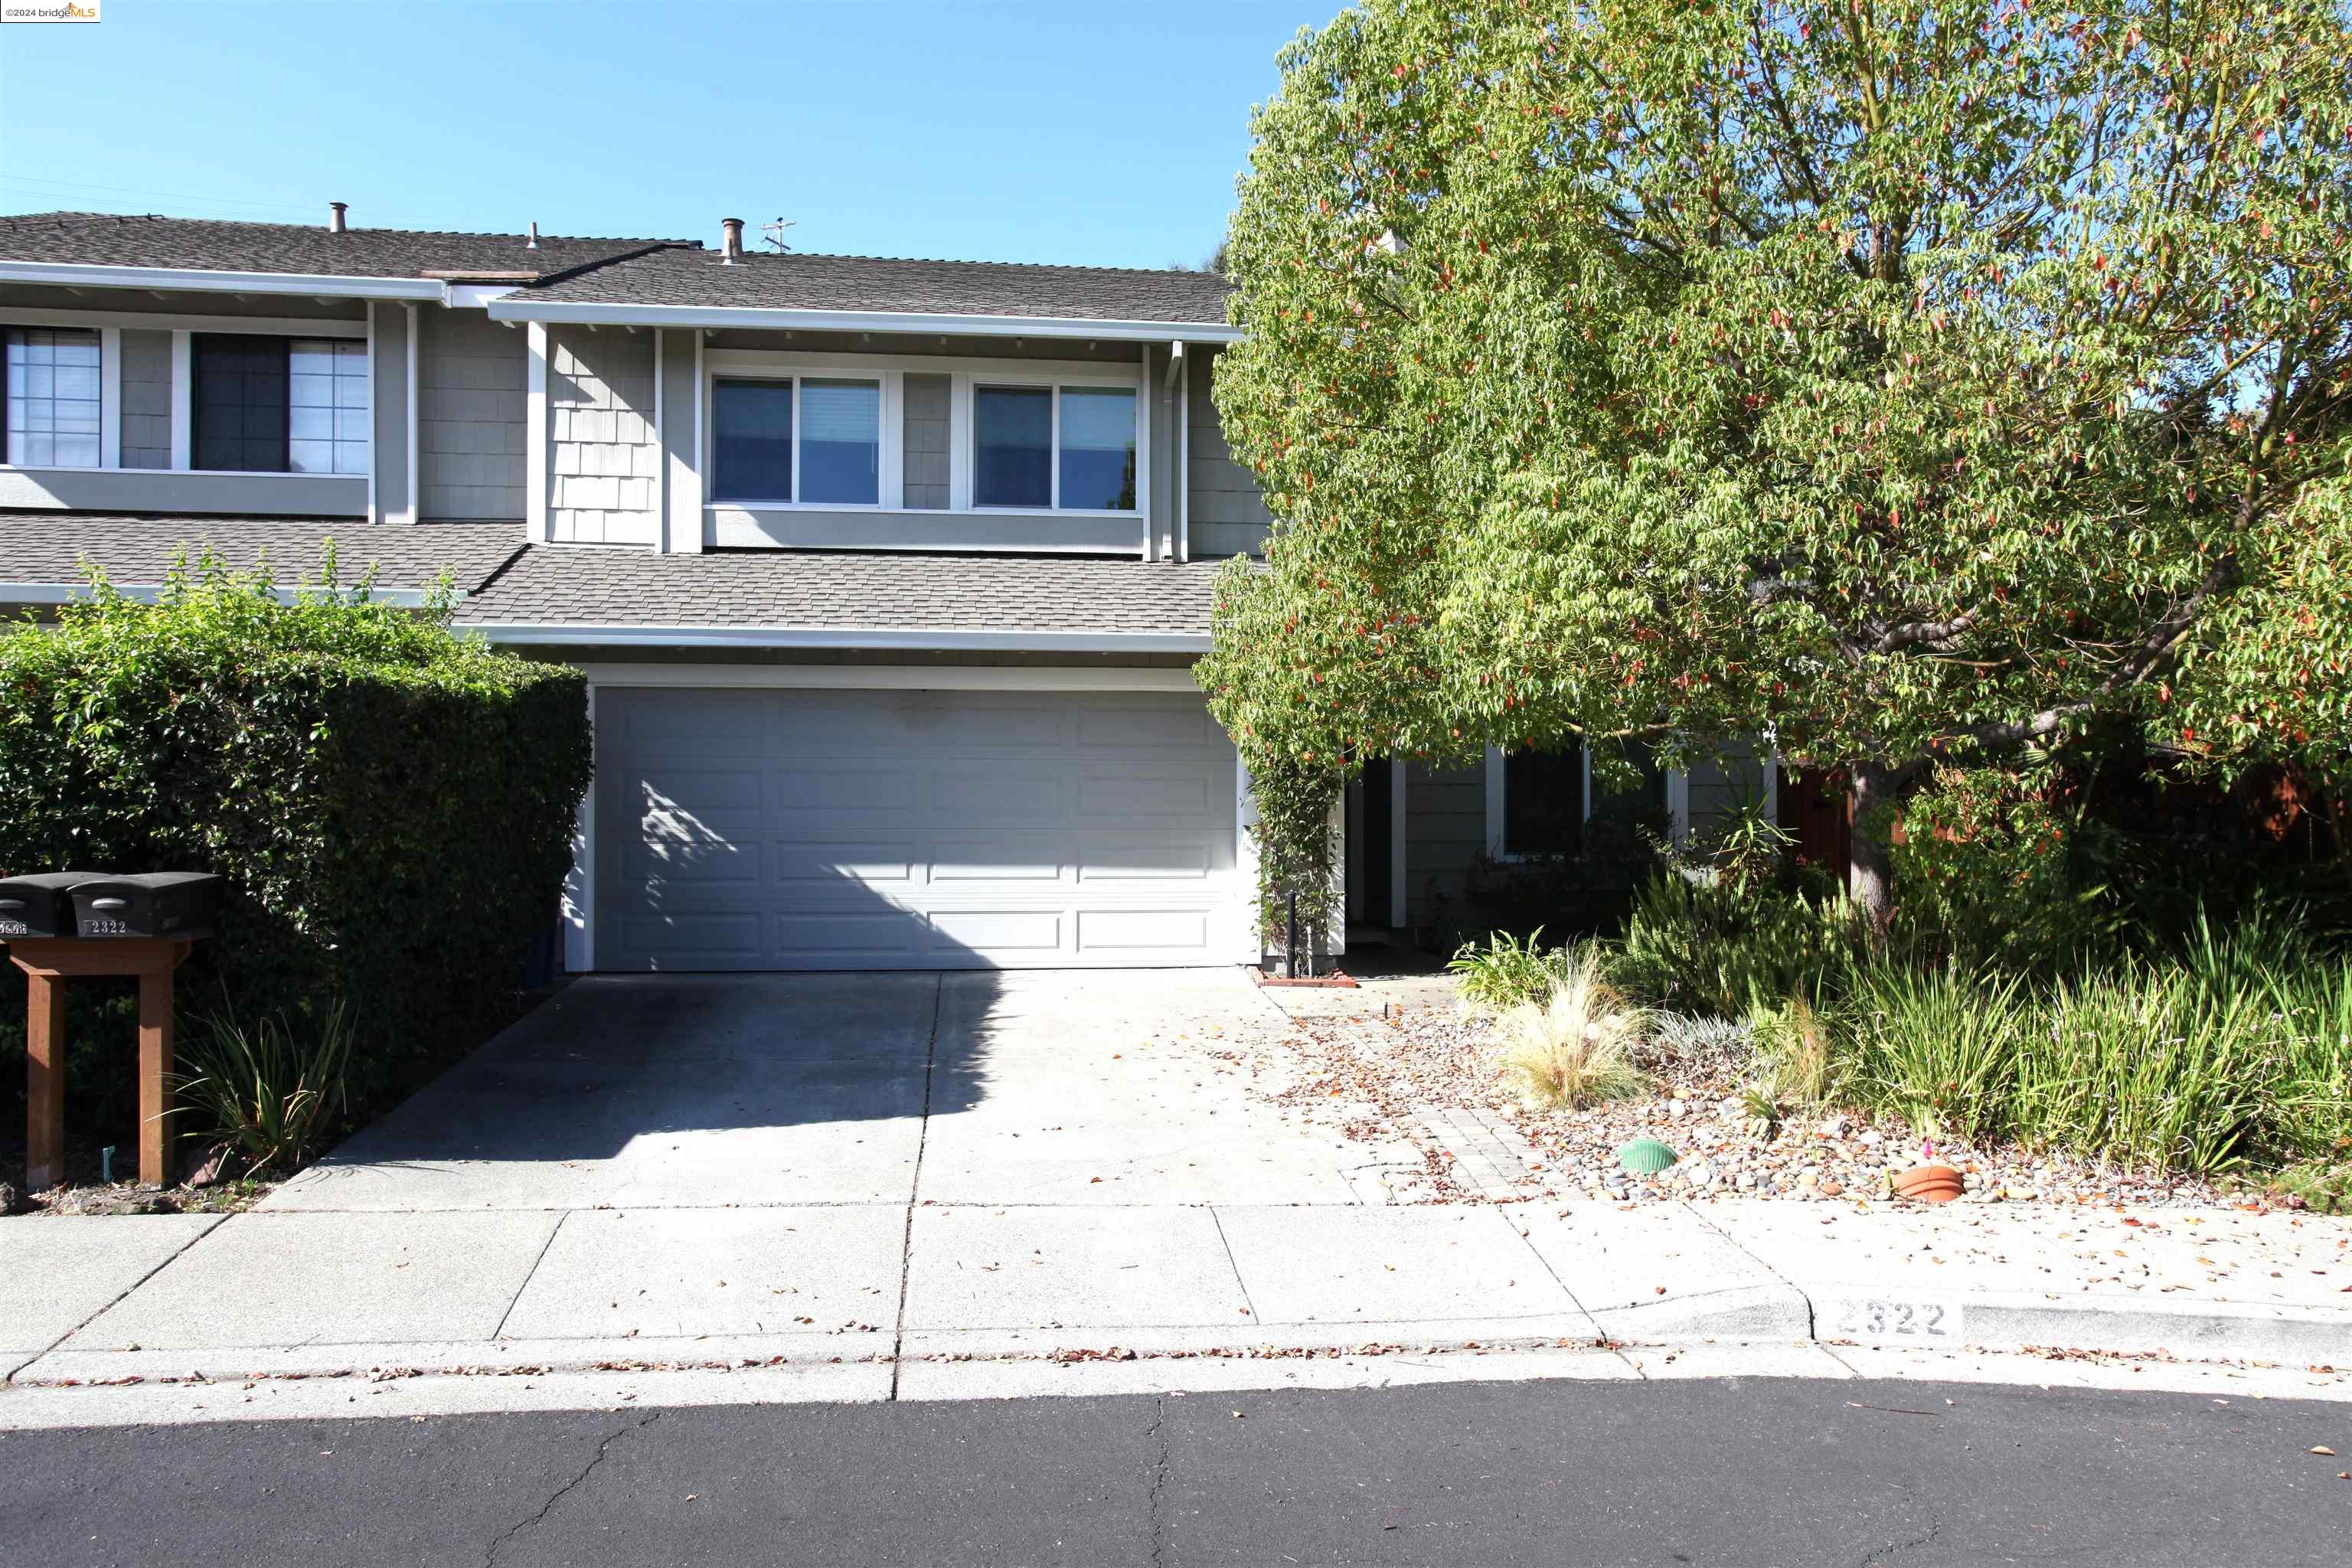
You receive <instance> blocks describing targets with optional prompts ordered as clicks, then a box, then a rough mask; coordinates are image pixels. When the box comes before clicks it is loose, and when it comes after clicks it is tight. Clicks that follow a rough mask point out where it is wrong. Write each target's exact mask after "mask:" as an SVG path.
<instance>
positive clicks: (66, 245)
mask: <svg viewBox="0 0 2352 1568" xmlns="http://www.w3.org/2000/svg"><path fill="white" fill-rule="evenodd" d="M697 243H698V241H693V240H675V239H580V238H566V237H560V236H553V235H541V237H540V239H539V245H538V247H537V248H536V249H533V248H531V247H530V243H529V241H528V239H527V237H525V236H523V235H520V234H445V233H437V232H434V231H431V230H425V229H400V228H349V229H345V230H344V231H343V232H342V233H341V234H336V233H334V232H332V231H331V230H330V229H329V228H328V227H327V226H326V224H325V223H324V222H323V221H321V222H320V223H316V224H290V223H231V222H227V221H225V220H221V219H215V218H185V217H160V216H153V215H148V216H119V215H116V214H113V213H76V212H51V213H27V214H22V215H19V216H0V260H9V261H55V262H65V263H69V264H72V265H76V266H83V267H176V268H189V269H193V270H200V271H201V270H211V271H226V272H300V273H316V274H320V275H321V276H327V277H337V278H423V277H426V276H428V275H445V274H446V275H462V274H476V273H487V274H492V275H501V274H506V275H523V276H528V277H532V278H547V277H552V276H555V275H557V274H561V273H565V272H570V271H572V270H574V269H576V268H582V267H589V266H593V265H595V264H596V263H598V262H600V261H609V260H611V259H613V258H615V257H622V256H633V255H635V254H637V253H638V252H640V251H644V250H646V249H648V248H650V247H656V246H687V245H694V244H697Z"/></svg>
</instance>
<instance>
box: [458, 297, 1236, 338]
mask: <svg viewBox="0 0 2352 1568" xmlns="http://www.w3.org/2000/svg"><path fill="white" fill-rule="evenodd" d="M489 310H490V319H491V320H493V321H541V322H546V323H549V324H552V325H561V326H614V327H699V328H703V329H706V330H710V331H725V330H728V329H734V330H739V331H859V332H950V333H953V334H955V335H957V336H959V337H996V338H1089V339H1109V340H1111V341H1114V342H1166V341H1168V340H1170V339H1174V338H1181V339H1182V340H1184V341H1186V342H1202V343H1231V342H1240V341H1241V338H1242V329H1241V328H1239V327H1235V326H1230V325H1228V324H1226V323H1225V322H1223V321H1097V320H1094V319H1091V318H1088V317H1083V316H993V315H970V314H960V313H951V312H948V311H931V310H780V309H762V308H747V307H744V306H739V305H631V304H614V303H605V302H601V301H588V300H548V299H541V298H534V297H531V296H530V295H513V296H509V297H508V298H506V299H504V300H498V301H496V302H494V303H493V304H492V305H491V306H490V308H489Z"/></svg>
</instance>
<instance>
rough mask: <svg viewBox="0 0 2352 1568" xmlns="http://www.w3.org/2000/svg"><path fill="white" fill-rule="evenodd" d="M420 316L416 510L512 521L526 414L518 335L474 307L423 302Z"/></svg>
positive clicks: (516, 513)
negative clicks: (419, 505) (418, 504)
mask: <svg viewBox="0 0 2352 1568" xmlns="http://www.w3.org/2000/svg"><path fill="white" fill-rule="evenodd" d="M420 314H421V316H422V318H423V331H422V332H421V333H420V334H419V344H418V348H419V353H418V358H417V365H416V444H417V448H418V450H417V476H416V477H417V491H418V494H419V495H420V497H421V498H422V500H423V508H422V510H423V512H424V515H425V516H426V517H428V518H466V519H501V518H514V519H520V517H521V516H522V514H523V510H524V502H523V495H524V488H525V487H524V469H525V465H526V462H527V459H526V458H525V456H524V452H523V446H524V439H523V437H524V431H525V429H526V427H527V424H528V418H527V416H528V412H529V411H528V408H527V406H526V403H525V391H524V380H525V375H526V361H527V360H528V357H529V355H528V352H527V350H526V347H525V345H524V342H523V335H522V332H521V331H520V330H519V329H517V328H513V327H507V326H501V325H500V324H499V323H498V322H496V321H491V320H490V319H489V318H488V317H487V316H485V315H484V314H482V312H481V311H479V310H444V309H442V308H441V307H440V306H438V305H428V306H426V307H425V309H424V310H423V311H422V312H420Z"/></svg>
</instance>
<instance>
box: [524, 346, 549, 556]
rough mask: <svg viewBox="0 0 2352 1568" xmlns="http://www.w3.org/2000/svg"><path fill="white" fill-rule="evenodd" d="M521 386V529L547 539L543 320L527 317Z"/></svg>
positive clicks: (545, 363) (545, 392)
mask: <svg viewBox="0 0 2352 1568" xmlns="http://www.w3.org/2000/svg"><path fill="white" fill-rule="evenodd" d="M524 342H525V344H526V348H525V351H524V352H525V353H526V355H527V356H528V357H527V358H526V359H525V361H524V371H523V377H524V379H523V387H524V405H523V443H522V444H523V446H524V447H525V448H527V449H528V450H529V451H530V460H529V466H528V467H526V468H524V469H523V476H522V482H523V511H524V513H525V518H524V521H523V531H524V532H525V534H527V535H528V536H529V537H530V538H533V539H538V540H541V541H548V542H551V541H553V539H554V538H555V520H554V518H553V516H552V515H551V513H550V512H549V511H548V510H547V462H548V452H547V324H546V323H545V322H543V321H531V322H529V323H527V324H526V325H525V328H524Z"/></svg>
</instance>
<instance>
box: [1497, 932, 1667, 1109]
mask: <svg viewBox="0 0 2352 1568" xmlns="http://www.w3.org/2000/svg"><path fill="white" fill-rule="evenodd" d="M1502 1017H1503V1028H1504V1033H1505V1037H1506V1038H1507V1042H1508V1043H1507V1045H1506V1046H1505V1047H1504V1048H1503V1055H1502V1067H1503V1073H1504V1076H1505V1077H1506V1078H1507V1079H1510V1080H1512V1081H1513V1082H1514V1083H1515V1084H1516V1086H1517V1089H1518V1090H1519V1092H1520V1093H1521V1095H1522V1096H1524V1097H1525V1098H1526V1099H1527V1100H1529V1101H1530V1102H1532V1103H1535V1104H1538V1105H1549V1106H1559V1107H1564V1108H1567V1109H1570V1110H1573V1109H1575V1108H1577V1107H1579V1106H1584V1105H1591V1104H1594V1103H1596V1102H1598V1101H1601V1100H1631V1099H1633V1097H1634V1096H1635V1095H1638V1094H1640V1093H1641V1092H1642V1090H1643V1089H1644V1088H1645V1087H1646V1086H1647V1084H1648V1079H1645V1078H1643V1076H1642V1073H1641V1071H1640V1069H1639V1068H1635V1067H1634V1065H1633V1045H1634V1043H1635V1041H1636V1040H1637V1039H1638V1038H1639V1037H1640V1035H1641V1032H1642V1027H1643V1013H1642V1011H1641V1010H1640V1009H1639V1008H1635V1007H1632V1006H1629V1005H1626V1003H1625V1001H1624V999H1623V998H1622V997H1621V996H1619V995H1618V994H1617V993H1616V992H1614V991H1612V990H1611V989H1610V987H1609V985H1608V984H1607V983H1606V982H1604V981H1603V980H1601V977H1600V974H1599V973H1598V970H1597V968H1596V966H1595V965H1593V964H1591V963H1580V962H1577V961H1575V960H1573V959H1570V960H1568V961H1567V962H1565V963H1563V964H1562V965H1561V966H1560V970H1559V980H1558V982H1557V983H1556V984H1554V985H1553V986H1552V990H1551V994H1550V996H1549V999H1548V1000H1546V1001H1543V1002H1521V1003H1519V1004H1518V1005H1516V1006H1514V1007H1512V1008H1510V1009H1509V1010H1508V1011H1507V1012H1506V1013H1504V1014H1503V1016H1502Z"/></svg>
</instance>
